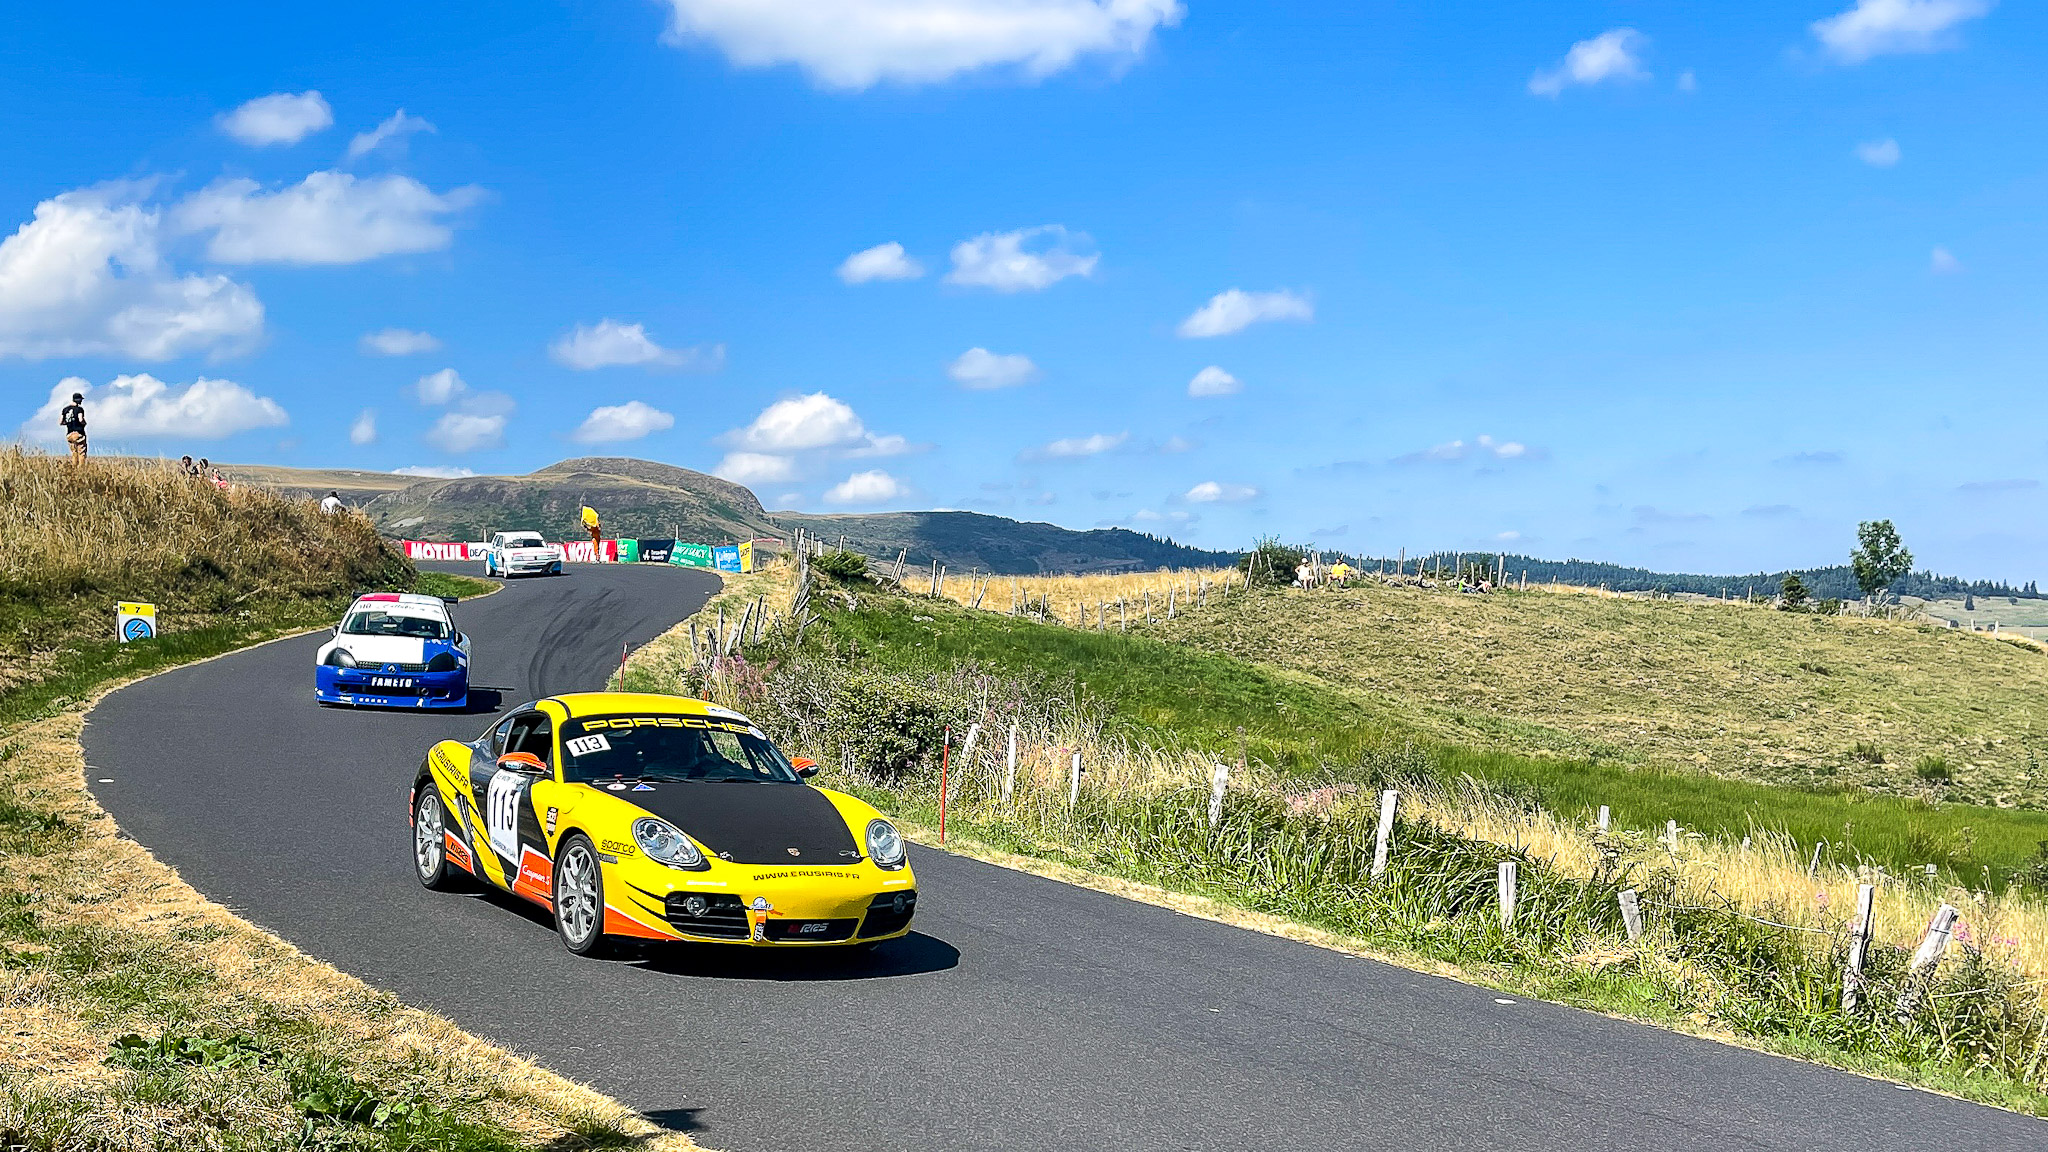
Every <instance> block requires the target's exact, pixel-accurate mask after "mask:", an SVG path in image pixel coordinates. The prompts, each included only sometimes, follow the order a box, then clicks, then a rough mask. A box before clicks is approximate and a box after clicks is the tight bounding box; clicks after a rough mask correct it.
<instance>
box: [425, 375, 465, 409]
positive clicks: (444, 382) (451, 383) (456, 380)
mask: <svg viewBox="0 0 2048 1152" xmlns="http://www.w3.org/2000/svg"><path fill="white" fill-rule="evenodd" d="M413 391H414V392H416V393H418V395H419V398H420V403H422V404H446V403H448V402H449V401H451V400H454V399H455V398H456V397H458V396H460V395H462V394H463V393H465V392H467V391H469V385H468V384H466V383H464V382H463V379H462V374H461V373H459V372H457V371H456V370H455V369H453V368H443V369H441V370H440V371H439V372H429V373H427V374H426V375H425V376H422V377H420V378H419V380H418V381H417V382H416V383H414V384H413Z"/></svg>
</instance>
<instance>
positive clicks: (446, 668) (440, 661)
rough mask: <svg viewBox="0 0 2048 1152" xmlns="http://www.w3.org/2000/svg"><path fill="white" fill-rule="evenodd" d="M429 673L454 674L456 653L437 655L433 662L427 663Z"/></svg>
mask: <svg viewBox="0 0 2048 1152" xmlns="http://www.w3.org/2000/svg"><path fill="white" fill-rule="evenodd" d="M427 671H429V672H453V671H455V653H453V652H442V653H440V654H438V655H436V656H435V657H434V658H433V659H432V660H429V661H427Z"/></svg>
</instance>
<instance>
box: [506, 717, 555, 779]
mask: <svg viewBox="0 0 2048 1152" xmlns="http://www.w3.org/2000/svg"><path fill="white" fill-rule="evenodd" d="M554 743H555V728H554V724H553V723H551V722H550V721H549V720H548V717H547V713H545V712H524V713H521V714H520V715H518V716H516V717H514V718H513V721H512V735H511V738H510V739H509V740H508V741H506V744H505V751H506V752H525V753H528V754H530V755H533V756H537V757H539V758H540V762H541V763H543V764H545V765H547V766H548V767H550V768H552V767H554V766H555V755H554V752H555V749H554ZM501 755H502V753H501Z"/></svg>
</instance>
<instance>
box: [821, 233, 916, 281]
mask: <svg viewBox="0 0 2048 1152" xmlns="http://www.w3.org/2000/svg"><path fill="white" fill-rule="evenodd" d="M922 275H924V265H922V264H919V263H918V262H917V261H915V260H912V259H911V258H910V257H909V256H906V255H905V254H904V252H903V245H901V244H898V243H897V242H895V241H894V240H891V241H889V242H888V243H887V244H877V245H875V246H874V247H873V248H864V249H862V250H861V251H859V252H855V253H854V254H853V255H851V256H848V257H847V258H846V259H845V260H844V261H843V262H841V263H840V265H839V278H840V279H841V280H844V281H845V282H847V283H848V284H865V283H867V282H868V281H870V280H915V279H917V278H918V277H919V276H922Z"/></svg>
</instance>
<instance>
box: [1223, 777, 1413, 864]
mask: <svg viewBox="0 0 2048 1152" xmlns="http://www.w3.org/2000/svg"><path fill="white" fill-rule="evenodd" d="M1219 770H1220V769H1219ZM1400 800H1401V794H1400V793H1399V792H1396V791H1395V790H1394V789H1392V788H1387V789H1383V790H1382V791H1381V792H1380V826H1379V831H1378V832H1376V833H1375V834H1374V835H1373V842H1372V878H1373V879H1375V880H1377V879H1379V878H1380V873H1382V872H1385V871H1386V870H1387V849H1388V842H1389V841H1391V840H1392V839H1393V836H1394V806H1395V805H1396V804H1398V803H1400Z"/></svg>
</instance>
